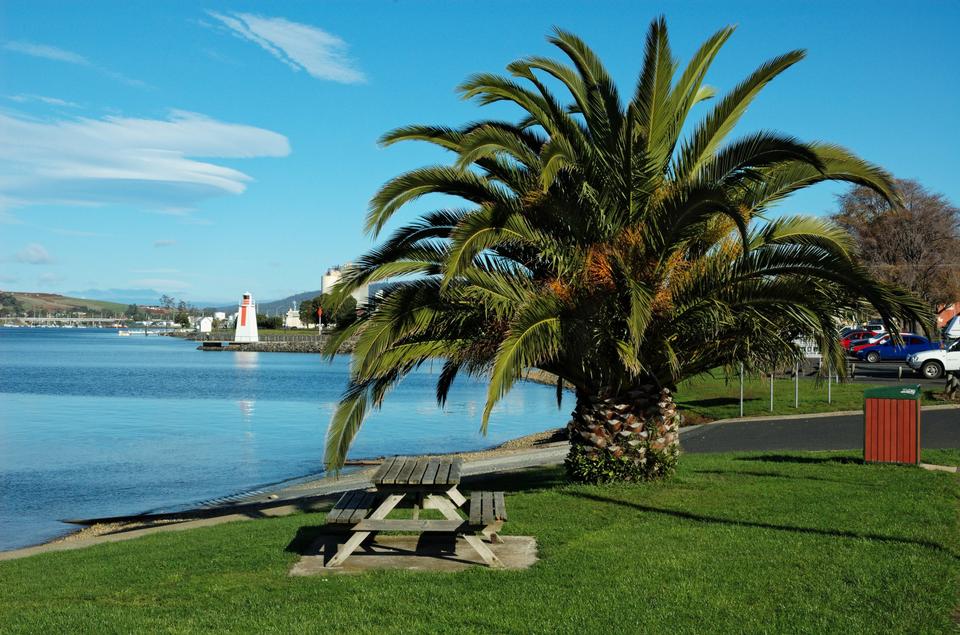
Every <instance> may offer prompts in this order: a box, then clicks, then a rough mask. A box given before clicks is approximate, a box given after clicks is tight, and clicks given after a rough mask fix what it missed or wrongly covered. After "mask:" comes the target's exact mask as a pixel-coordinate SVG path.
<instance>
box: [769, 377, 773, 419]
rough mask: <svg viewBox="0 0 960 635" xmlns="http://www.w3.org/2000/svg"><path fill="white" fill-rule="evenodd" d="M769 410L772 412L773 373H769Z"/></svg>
mask: <svg viewBox="0 0 960 635" xmlns="http://www.w3.org/2000/svg"><path fill="white" fill-rule="evenodd" d="M770 412H773V373H770Z"/></svg>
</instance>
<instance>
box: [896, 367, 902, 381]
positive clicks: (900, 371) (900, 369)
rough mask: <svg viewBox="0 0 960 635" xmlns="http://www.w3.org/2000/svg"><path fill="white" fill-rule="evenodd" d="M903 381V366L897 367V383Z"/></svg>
mask: <svg viewBox="0 0 960 635" xmlns="http://www.w3.org/2000/svg"><path fill="white" fill-rule="evenodd" d="M902 381H903V366H899V365H898V366H897V383H898V384H899V383H900V382H902Z"/></svg>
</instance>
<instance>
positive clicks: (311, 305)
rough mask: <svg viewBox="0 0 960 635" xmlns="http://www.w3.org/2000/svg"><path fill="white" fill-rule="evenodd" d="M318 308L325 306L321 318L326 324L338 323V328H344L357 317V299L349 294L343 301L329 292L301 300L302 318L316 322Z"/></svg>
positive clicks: (305, 320)
mask: <svg viewBox="0 0 960 635" xmlns="http://www.w3.org/2000/svg"><path fill="white" fill-rule="evenodd" d="M318 308H323V316H322V318H321V320H322V322H323V325H324V326H326V325H328V324H336V325H337V327H338V328H344V327H347V326H350V325H351V324H353V323H354V322H355V321H356V319H357V301H356V299H354V298H353V297H351V296H347V297H345V298H343V299H342V301H341V300H339V299H335V298H334V297H333V296H332V295H331V294H329V293H324V294H323V295H318V296H317V297H315V298H313V299H312V300H304V301H303V302H301V303H300V319H301V320H302V321H304V322H309V323H316V320H317V309H318Z"/></svg>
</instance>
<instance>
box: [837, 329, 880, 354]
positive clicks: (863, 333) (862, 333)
mask: <svg viewBox="0 0 960 635" xmlns="http://www.w3.org/2000/svg"><path fill="white" fill-rule="evenodd" d="M877 335H880V333H878V332H876V331H868V330H866V329H856V330H853V331H850V332H849V333H847V334H846V335H842V336H841V339H840V346H842V347H843V350H847V349H848V348H850V342H854V341H856V340H865V339H868V338H871V337H876V336H877Z"/></svg>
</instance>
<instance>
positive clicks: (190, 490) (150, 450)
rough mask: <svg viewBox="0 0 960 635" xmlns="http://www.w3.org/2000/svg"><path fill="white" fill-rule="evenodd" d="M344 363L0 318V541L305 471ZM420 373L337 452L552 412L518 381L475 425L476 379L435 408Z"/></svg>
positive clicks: (26, 540)
mask: <svg viewBox="0 0 960 635" xmlns="http://www.w3.org/2000/svg"><path fill="white" fill-rule="evenodd" d="M347 363H348V358H346V357H343V358H339V359H337V360H335V361H334V362H333V363H332V364H331V363H329V362H325V361H323V360H322V359H321V358H320V356H319V355H306V354H287V353H232V352H202V351H198V350H196V343H195V342H187V341H183V340H180V339H176V338H170V337H137V336H132V337H118V336H117V335H116V332H114V331H102V330H84V329H29V328H19V329H11V328H0V550H4V549H12V548H16V547H21V546H25V545H29V544H34V543H37V542H41V541H44V540H47V539H50V538H53V537H55V536H58V535H61V534H64V533H67V532H69V531H71V530H72V529H74V527H72V526H70V525H65V524H63V523H60V522H58V520H59V519H64V518H90V517H97V516H113V515H121V514H133V513H139V512H144V511H160V510H175V509H178V508H183V507H185V506H189V505H191V504H196V503H198V502H201V501H205V500H209V499H212V498H217V497H221V496H228V495H233V494H237V493H240V492H245V491H248V490H251V489H256V488H258V487H261V486H263V485H267V484H273V483H278V482H282V481H284V480H289V479H292V478H296V477H300V476H304V475H308V474H315V473H318V472H320V471H321V470H322V469H323V468H322V458H323V441H324V435H325V433H326V428H327V423H328V421H329V419H330V415H331V413H332V411H333V408H334V405H335V404H336V401H337V397H338V395H339V394H340V392H341V391H342V389H343V387H344V385H345V382H346V377H347ZM434 370H435V372H439V370H440V364H439V363H438V364H437V365H436V368H435V369H434ZM435 380H436V375H435V374H432V373H431V372H430V369H424V370H423V371H422V372H418V373H416V374H412V375H410V376H409V377H408V378H407V379H405V380H404V382H403V383H402V384H401V385H400V386H399V387H398V388H397V389H396V390H395V391H394V392H393V393H392V394H391V395H390V396H389V397H388V398H387V400H386V401H385V403H384V408H383V410H382V411H380V412H377V413H374V414H373V415H372V416H371V417H370V418H369V419H368V421H367V422H366V424H364V427H363V428H362V430H361V431H360V434H359V435H358V437H357V439H356V441H355V443H354V445H353V448H352V450H351V452H350V456H351V457H352V458H360V457H370V456H380V455H384V454H422V453H427V452H448V451H455V450H469V449H479V448H483V447H489V446H491V445H494V444H497V443H500V442H502V441H505V440H507V439H510V438H513V437H516V436H520V435H523V434H529V433H532V432H536V431H539V430H543V429H546V428H548V427H551V426H557V425H560V424H561V423H562V422H563V421H564V420H565V416H564V415H565V412H564V413H561V412H558V410H557V407H556V402H555V398H554V394H553V390H552V389H550V388H547V387H545V386H537V385H533V384H522V385H518V386H517V387H516V388H515V389H514V390H513V391H512V392H511V393H510V395H508V396H507V398H506V399H504V401H503V402H502V403H501V404H500V405H499V406H498V408H497V409H496V410H495V411H494V414H493V416H492V419H491V423H490V429H489V432H488V435H487V436H486V437H483V436H481V435H480V434H479V433H478V428H479V424H480V415H481V413H482V411H483V404H484V398H485V386H484V385H483V384H482V383H480V382H477V381H475V380H472V379H469V378H467V377H463V378H462V379H458V380H457V385H456V386H455V387H454V389H453V391H452V392H451V395H450V399H449V401H448V404H447V407H446V409H444V410H442V411H441V410H440V409H438V408H437V406H436V402H435V401H434V398H433V394H434V382H435Z"/></svg>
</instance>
